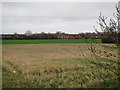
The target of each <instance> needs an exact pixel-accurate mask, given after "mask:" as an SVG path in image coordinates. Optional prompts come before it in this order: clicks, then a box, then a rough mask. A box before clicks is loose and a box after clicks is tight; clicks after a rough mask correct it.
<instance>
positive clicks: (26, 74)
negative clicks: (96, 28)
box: [2, 44, 118, 88]
mask: <svg viewBox="0 0 120 90" xmlns="http://www.w3.org/2000/svg"><path fill="white" fill-rule="evenodd" d="M93 46H94V47H95V50H100V51H101V52H97V51H96V55H98V56H100V57H103V58H108V59H112V61H109V60H101V62H102V63H103V64H109V65H111V64H112V65H113V64H114V66H115V67H116V66H117V64H116V63H114V62H116V61H117V57H118V55H117V53H118V52H117V49H107V48H105V47H102V46H101V45H93ZM88 47H89V46H88V45H87V44H15V45H3V52H2V53H3V55H2V58H3V60H2V63H3V64H2V66H3V87H19V88H20V87H26V88H29V87H36V88H39V87H40V88H44V87H47V88H49V87H53V88H55V87H58V88H62V87H63V88H64V87H106V85H105V86H102V85H98V86H94V84H95V85H96V83H98V84H99V83H101V82H103V81H104V80H113V82H114V80H115V79H116V78H117V76H116V74H115V73H113V72H111V71H110V70H109V69H108V70H107V69H105V68H102V67H99V66H98V65H96V64H93V63H91V61H95V62H98V61H97V60H98V59H96V57H95V56H94V55H93V53H92V52H91V51H90V50H89V49H88ZM104 51H105V52H104ZM106 53H107V54H109V53H111V54H112V55H113V56H110V55H109V56H107V54H106ZM83 54H84V55H83ZM94 54H95V53H94ZM90 60H91V61H90ZM113 76H114V77H113ZM110 85H111V84H110Z"/></svg>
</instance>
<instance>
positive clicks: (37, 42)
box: [2, 39, 102, 44]
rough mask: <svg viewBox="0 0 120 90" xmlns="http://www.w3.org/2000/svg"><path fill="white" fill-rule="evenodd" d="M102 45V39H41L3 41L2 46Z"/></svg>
mask: <svg viewBox="0 0 120 90" xmlns="http://www.w3.org/2000/svg"><path fill="white" fill-rule="evenodd" d="M88 42H95V43H101V42H102V40H101V39H41V40H2V44H46V43H88Z"/></svg>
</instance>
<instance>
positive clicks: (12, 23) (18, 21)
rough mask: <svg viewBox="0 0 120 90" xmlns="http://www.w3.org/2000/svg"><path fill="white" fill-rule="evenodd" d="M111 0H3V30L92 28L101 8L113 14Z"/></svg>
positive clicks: (108, 13) (88, 29)
mask: <svg viewBox="0 0 120 90" xmlns="http://www.w3.org/2000/svg"><path fill="white" fill-rule="evenodd" d="M115 4H116V3H115V2H113V3H110V2H109V3H105V2H104V3H95V2H94V3H91V2H90V3H80V2H79V3H75V2H69V3H68V2H59V3H55V2H51V3H50V2H49V3H48V2H46V3H42V2H39V3H37V2H36V3H33V2H4V3H3V5H2V7H3V33H14V32H18V33H24V32H25V31H26V30H27V29H30V30H32V31H33V32H43V31H44V32H56V31H57V30H61V31H64V32H67V33H79V32H93V31H94V29H93V25H97V24H96V22H97V19H98V16H99V13H100V11H101V12H102V14H103V15H104V16H107V17H112V14H113V12H115Z"/></svg>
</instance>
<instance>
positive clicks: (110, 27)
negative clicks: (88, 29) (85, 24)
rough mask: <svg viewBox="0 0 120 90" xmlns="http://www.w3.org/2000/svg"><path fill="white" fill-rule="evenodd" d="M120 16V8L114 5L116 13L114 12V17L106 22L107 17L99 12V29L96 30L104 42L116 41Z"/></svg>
mask: <svg viewBox="0 0 120 90" xmlns="http://www.w3.org/2000/svg"><path fill="white" fill-rule="evenodd" d="M119 16H120V9H119V8H118V6H117V5H116V14H114V18H111V19H110V20H109V22H108V23H107V21H106V20H107V17H105V16H102V14H101V13H100V16H99V18H98V24H99V26H100V29H101V31H102V32H100V31H99V30H97V29H96V28H95V26H94V28H95V30H96V32H97V33H98V34H99V35H101V37H102V40H103V42H106V43H118V19H119Z"/></svg>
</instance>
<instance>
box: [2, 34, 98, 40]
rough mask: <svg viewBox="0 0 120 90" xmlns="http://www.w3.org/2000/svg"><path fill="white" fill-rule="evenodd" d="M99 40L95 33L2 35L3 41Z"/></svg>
mask: <svg viewBox="0 0 120 90" xmlns="http://www.w3.org/2000/svg"><path fill="white" fill-rule="evenodd" d="M96 38H100V36H98V35H97V34H96V33H81V34H65V33H61V34H56V33H55V34H50V33H41V34H30V35H26V34H2V39H3V40H28V39H96Z"/></svg>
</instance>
